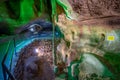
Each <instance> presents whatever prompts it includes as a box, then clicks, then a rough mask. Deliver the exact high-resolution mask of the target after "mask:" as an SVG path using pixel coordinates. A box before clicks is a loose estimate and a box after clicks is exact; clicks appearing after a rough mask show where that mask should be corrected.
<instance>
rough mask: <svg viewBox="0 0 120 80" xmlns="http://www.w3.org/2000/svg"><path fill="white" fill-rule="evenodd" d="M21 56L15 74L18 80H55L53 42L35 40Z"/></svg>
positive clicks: (22, 51)
mask: <svg viewBox="0 0 120 80" xmlns="http://www.w3.org/2000/svg"><path fill="white" fill-rule="evenodd" d="M36 48H37V49H39V50H40V51H41V52H37V51H35V49H36ZM19 54H20V55H19V58H18V61H17V64H16V66H15V68H14V72H13V74H14V76H15V78H16V79H17V80H54V77H55V76H54V72H53V58H52V41H51V40H34V41H33V42H32V43H30V44H29V45H27V46H25V47H24V48H23V49H22V50H21V51H20V53H19ZM39 54H42V55H39Z"/></svg>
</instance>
